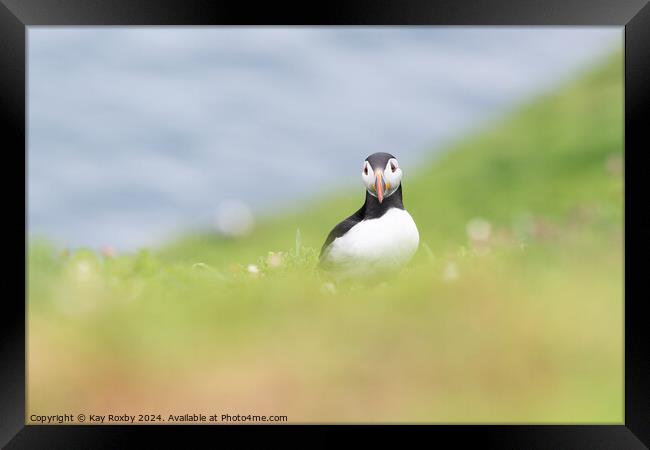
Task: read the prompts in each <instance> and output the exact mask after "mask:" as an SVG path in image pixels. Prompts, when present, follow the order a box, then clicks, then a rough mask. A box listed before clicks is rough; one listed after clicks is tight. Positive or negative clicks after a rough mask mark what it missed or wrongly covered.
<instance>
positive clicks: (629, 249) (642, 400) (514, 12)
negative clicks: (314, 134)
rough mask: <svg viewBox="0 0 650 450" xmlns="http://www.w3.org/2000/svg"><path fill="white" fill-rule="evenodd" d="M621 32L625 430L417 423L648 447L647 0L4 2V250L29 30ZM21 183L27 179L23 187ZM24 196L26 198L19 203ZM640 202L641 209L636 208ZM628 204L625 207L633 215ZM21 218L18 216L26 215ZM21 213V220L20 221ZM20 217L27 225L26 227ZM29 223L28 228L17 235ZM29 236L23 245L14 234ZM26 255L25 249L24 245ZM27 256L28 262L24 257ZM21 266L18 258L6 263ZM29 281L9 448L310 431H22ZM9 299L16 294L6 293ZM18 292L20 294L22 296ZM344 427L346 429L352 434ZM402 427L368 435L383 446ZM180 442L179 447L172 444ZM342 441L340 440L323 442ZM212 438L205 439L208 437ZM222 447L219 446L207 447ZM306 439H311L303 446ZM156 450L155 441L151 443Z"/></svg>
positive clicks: (482, 436) (16, 337)
mask: <svg viewBox="0 0 650 450" xmlns="http://www.w3.org/2000/svg"><path fill="white" fill-rule="evenodd" d="M298 24H301V25H328V24H329V25H373V24H374V25H519V26H525V25H575V26H589V25H592V26H604V25H615V26H621V27H624V30H625V32H624V33H625V192H626V194H625V195H626V198H625V246H624V247H625V297H624V298H625V409H624V411H625V418H624V423H621V424H619V425H498V426H487V425H483V426H480V425H476V426H475V425H434V426H426V427H417V430H418V431H420V432H422V431H424V432H426V433H427V434H430V436H429V437H428V438H427V439H429V442H431V443H434V442H444V441H446V440H448V439H451V440H452V441H453V442H454V443H455V445H461V444H463V443H480V444H481V445H482V446H483V445H486V446H498V447H499V448H520V449H523V448H553V449H561V448H567V449H577V448H607V449H633V448H645V447H646V446H648V445H650V389H649V386H650V382H649V380H650V352H649V351H648V342H650V339H649V338H648V332H647V328H646V327H645V325H646V324H645V322H646V316H644V314H643V303H644V301H645V300H646V299H647V297H648V295H647V293H646V294H645V295H644V291H645V290H646V289H644V288H645V287H646V286H645V284H646V283H645V278H647V275H646V274H645V272H647V270H648V269H647V266H646V265H645V264H643V259H642V257H643V256H644V254H645V255H647V254H648V253H647V250H648V249H649V246H648V241H649V239H648V235H649V233H650V220H649V215H648V209H649V208H648V206H650V205H649V202H648V200H647V199H646V195H647V194H645V193H644V189H643V184H642V180H643V179H644V176H645V175H646V172H648V166H646V165H644V164H641V161H642V158H643V153H644V151H645V152H647V151H648V149H650V145H649V144H648V139H647V137H646V134H645V133H646V128H647V126H646V124H648V121H649V118H650V111H649V109H650V108H649V105H650V89H649V87H648V86H649V84H650V6H649V5H648V2H647V1H646V0H618V1H616V0H548V1H544V2H542V1H536V0H510V1H508V0H498V1H494V0H493V1H480V0H458V1H451V0H445V1H435V2H433V1H426V0H406V1H404V0H403V1H394V2H391V3H389V2H387V1H376V0H365V1H343V0H336V1H328V2H319V3H313V2H303V3H302V4H301V5H292V4H290V3H282V2H278V1H274V2H266V3H264V2H260V3H259V4H255V5H252V4H250V3H249V2H246V1H239V2H237V1H232V0H228V1H224V0H218V1H209V0H185V1H168V0H141V1H134V0H131V1H129V0H0V111H1V113H0V114H1V116H0V127H2V128H1V129H2V135H1V136H2V143H3V144H2V148H3V149H4V151H3V152H2V155H3V157H4V158H6V159H8V161H6V162H5V164H4V167H3V171H2V172H3V175H4V176H2V177H0V179H2V183H3V190H2V193H3V195H2V198H3V200H4V202H3V203H4V211H5V214H4V219H5V220H4V222H5V229H6V230H7V231H6V232H5V235H4V237H5V243H9V244H11V246H12V248H11V250H12V255H13V254H16V255H20V254H22V255H23V258H26V245H27V242H26V240H27V227H26V225H27V220H26V210H27V204H26V200H27V196H26V177H27V172H26V155H27V153H26V152H27V145H26V144H27V143H26V114H25V113H26V87H25V83H26V70H27V69H26V33H27V27H28V26H32V25H298ZM21 177H24V179H23V180H22V182H21V181H20V180H21ZM21 192H22V195H20V194H21ZM635 200H636V202H635ZM628 205H630V207H627V206H628ZM21 211H22V214H21ZM14 214H16V215H15V216H14ZM20 217H22V220H21V219H20ZM23 226H24V232H25V234H24V235H23V234H22V233H23V230H22V229H20V230H19V229H18V228H19V227H23ZM18 235H22V236H24V240H21V239H17V238H16V237H14V236H18ZM19 247H20V248H19ZM17 260H21V258H20V257H19V258H17ZM5 261H6V262H8V263H9V264H8V265H9V266H13V267H14V268H15V270H20V269H18V264H16V263H15V261H16V260H13V259H9V258H7V259H6V260H5ZM22 261H23V263H25V264H23V266H22V269H23V271H24V276H25V278H24V279H23V278H21V277H20V276H15V277H9V276H8V277H7V278H6V279H5V282H7V284H10V285H11V284H14V285H15V287H16V289H15V290H13V289H12V290H8V289H5V290H4V291H3V292H4V294H5V295H3V300H2V307H1V311H2V312H1V313H0V318H1V319H0V335H1V336H2V340H1V341H0V351H1V353H0V354H1V360H0V361H1V363H0V364H1V366H0V379H1V384H0V445H6V448H66V449H73V448H104V447H106V448H124V447H126V446H127V445H128V443H129V442H131V441H132V440H134V439H135V438H141V437H142V435H143V434H145V435H146V438H147V439H150V441H149V442H150V443H152V442H153V441H154V440H158V441H163V442H166V443H167V444H172V443H174V442H178V443H186V442H188V441H187V440H190V439H191V441H194V442H196V441H195V440H198V439H201V440H204V439H210V438H211V437H212V438H214V436H213V435H214V434H215V433H218V434H219V435H220V438H221V436H223V435H224V434H230V435H236V437H237V438H238V439H240V441H239V444H240V446H248V445H247V444H248V440H247V439H248V438H247V437H245V436H244V433H245V432H247V431H250V430H251V429H255V430H257V431H260V430H261V431H262V432H263V433H264V434H267V435H273V434H276V433H277V432H279V431H280V430H286V429H291V431H292V433H297V435H298V436H301V435H302V436H304V435H303V433H304V431H307V430H308V429H310V428H312V427H311V426H291V425H285V426H283V427H273V426H247V427H232V426H230V427H227V426H226V427H224V426H176V427H173V426H167V425H157V426H140V427H133V426H131V427H129V426H103V427H102V426H89V425H85V426H72V425H65V426H43V425H25V392H26V391H25V387H26V386H25V368H26V367H25V364H26V358H25V319H26V309H25V302H26V286H27V281H26V277H27V276H28V274H27V273H26V261H25V259H22ZM9 292H14V293H15V294H9ZM21 292H22V293H23V296H22V297H21V296H20V293H21ZM346 428H347V427H346ZM401 430H402V428H400V429H399V430H398V429H397V428H396V427H386V428H379V427H373V428H372V432H373V433H374V434H376V436H377V437H379V438H381V439H383V438H384V437H388V436H389V435H395V433H397V432H400V431H401ZM174 439H176V441H174ZM328 439H331V440H332V443H338V442H339V440H338V439H336V438H328V437H327V436H323V438H322V440H321V441H322V443H324V442H326V441H327V440H328ZM207 442H210V441H207ZM212 442H213V444H214V445H221V444H220V441H212ZM305 442H309V441H305ZM148 446H151V445H148Z"/></svg>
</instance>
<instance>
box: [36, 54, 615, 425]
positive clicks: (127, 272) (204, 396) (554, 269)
mask: <svg viewBox="0 0 650 450" xmlns="http://www.w3.org/2000/svg"><path fill="white" fill-rule="evenodd" d="M622 102H623V100H622V58H621V55H617V56H615V57H614V58H612V60H611V61H609V62H608V63H607V64H605V65H603V66H602V67H600V68H598V69H597V70H594V71H592V72H590V73H588V74H587V75H585V76H583V77H581V78H580V79H579V80H578V81H576V82H574V83H571V84H570V85H568V86H566V87H565V88H563V89H562V90H561V91H559V92H557V93H555V94H553V95H552V96H547V97H544V98H541V99H539V100H537V101H535V102H534V103H532V104H530V105H527V106H526V107H524V108H522V109H520V110H518V111H516V112H514V113H513V114H512V115H511V116H510V117H509V118H508V119H507V120H504V121H502V122H500V123H497V124H493V125H492V126H490V127H486V129H485V131H482V132H480V133H478V134H476V135H475V136H473V137H470V138H468V139H466V140H464V141H462V142H458V143H456V144H455V145H454V146H453V148H450V149H449V151H448V152H446V153H445V154H444V155H443V156H441V157H439V158H437V159H436V160H435V161H432V162H431V163H430V164H423V165H422V166H421V169H420V170H419V171H417V172H416V173H413V172H409V173H407V174H406V179H405V182H404V184H405V186H404V189H405V201H406V206H407V208H408V209H409V211H410V212H411V214H412V215H413V217H414V219H415V221H416V223H417V224H418V228H419V229H420V235H421V240H422V242H424V243H426V244H427V246H423V247H422V248H421V250H420V251H419V252H418V254H417V256H416V259H415V261H414V262H413V264H412V265H411V267H409V269H408V270H406V271H404V272H402V273H401V274H399V275H398V276H397V277H396V278H395V279H392V280H388V281H387V282H384V283H375V284H373V285H371V286H367V285H366V286H363V285H362V286H340V287H338V288H332V287H331V286H329V287H328V286H327V285H325V284H324V280H323V279H322V278H321V277H320V275H319V274H318V273H316V272H315V271H313V269H312V267H313V263H314V260H315V250H314V249H316V248H318V247H319V246H320V244H321V242H322V239H323V238H324V236H325V235H326V234H327V232H328V231H329V229H330V228H331V226H332V225H333V224H334V223H335V222H336V220H337V219H339V218H341V217H343V216H344V215H345V214H348V213H350V212H351V211H353V210H354V209H355V207H356V206H358V205H357V204H358V203H359V201H360V197H361V193H359V195H358V196H357V195H353V196H349V195H346V196H340V197H337V198H331V199H329V200H327V199H326V200H323V201H322V202H321V203H320V204H319V205H318V206H316V207H314V208H313V209H311V210H309V211H304V210H303V211H298V212H295V213H290V214H289V215H288V216H287V217H284V218H271V219H269V220H267V221H266V222H264V223H262V224H260V226H259V227H258V228H257V229H256V231H255V233H254V235H253V236H251V237H250V238H248V239H246V240H242V241H221V240H219V239H216V238H212V237H209V236H193V237H188V238H186V239H183V240H181V241H179V242H176V243H174V244H172V245H170V246H169V247H167V248H165V249H162V250H160V251H158V252H157V254H156V255H155V256H153V255H151V254H149V253H146V252H143V253H140V254H138V255H135V256H131V255H124V256H119V257H117V258H109V259H104V258H99V257H97V256H96V255H94V254H93V253H91V252H78V253H76V254H74V255H68V256H61V255H59V254H57V253H53V252H52V251H51V250H49V249H48V248H47V247H46V246H39V245H34V246H32V247H31V248H30V258H29V264H30V267H29V269H30V277H29V308H30V310H29V318H30V321H29V361H30V363H29V376H30V379H29V408H30V411H31V412H37V413H41V414H42V413H50V412H51V413H56V412H57V411H61V410H64V409H72V410H77V409H79V410H80V409H92V410H94V411H95V412H97V413H102V412H103V411H113V412H114V410H119V411H120V412H131V413H139V412H146V411H149V410H153V411H159V412H161V413H163V414H164V413H168V412H169V413H171V412H183V413H184V412H208V413H209V412H210V411H213V410H214V408H215V405H217V406H218V411H215V412H219V413H221V412H224V413H225V412H230V413H249V412H250V413H254V414H255V413H256V414H287V415H288V416H289V419H290V420H292V421H314V420H315V421H337V420H353V421H354V420H356V421H368V420H380V421H381V420H390V421H395V420H397V421H399V420H405V421H410V420H422V421H430V420H435V421H482V422H488V421H495V422H498V421H509V422H530V421H541V422H561V421H571V422H620V421H621V420H622V414H623V412H622V380H623V378H622V375H623V374H622V192H623V179H622V175H621V173H620V172H619V171H618V170H617V164H620V158H621V157H622V147H623V142H622V135H623V131H622V124H623V112H622V111H623V109H622V108H623V103H622ZM396 153H399V151H398V150H396ZM477 216H480V217H483V218H485V219H487V220H488V221H489V222H490V223H491V224H492V229H493V232H492V236H491V239H490V241H489V243H487V244H486V243H483V244H481V245H477V244H472V242H469V241H468V237H467V232H466V224H467V223H468V220H470V219H472V218H474V217H477ZM296 228H300V230H301V236H302V244H303V245H304V246H305V247H307V248H301V249H300V254H299V255H296V250H295V249H293V250H290V249H291V248H293V247H294V238H295V230H296ZM269 250H274V251H277V250H287V251H288V253H287V254H285V255H284V257H283V264H282V267H280V268H276V269H272V268H269V267H266V264H265V263H264V261H263V260H261V264H260V265H261V267H262V268H263V269H264V274H263V275H262V276H258V277H252V276H250V275H249V274H247V273H245V272H242V271H241V268H240V267H239V266H237V263H241V264H247V263H250V262H255V261H257V260H258V258H259V257H260V256H264V255H266V252H267V251H269ZM197 262H200V263H203V264H205V265H198V266H197V265H193V264H194V263H197ZM454 275H455V276H454ZM52 385H56V386H58V389H57V390H56V391H53V390H52V389H51V386H52Z"/></svg>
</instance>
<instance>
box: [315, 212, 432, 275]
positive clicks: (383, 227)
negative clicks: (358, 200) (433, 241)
mask: <svg viewBox="0 0 650 450" xmlns="http://www.w3.org/2000/svg"><path fill="white" fill-rule="evenodd" d="M419 241H420V236H419V233H418V229H417V227H416V226H415V222H414V221H413V218H412V217H411V215H410V214H409V213H408V212H407V211H405V210H403V209H398V208H391V209H389V210H388V211H387V212H386V213H385V214H384V215H383V216H381V217H379V218H378V219H369V220H362V221H361V222H359V223H358V224H356V225H355V226H353V227H352V228H350V230H348V232H347V233H345V234H344V235H343V236H341V237H338V238H336V239H335V240H334V241H333V242H332V244H330V248H329V250H328V252H327V255H326V258H327V261H328V262H331V263H333V264H335V265H337V266H339V267H340V268H341V269H345V268H349V269H358V270H357V271H362V270H363V269H364V268H370V267H369V266H371V267H372V266H375V265H376V266H377V267H382V268H386V269H391V268H395V267H399V266H402V265H404V264H406V263H407V262H408V261H409V260H410V259H411V257H412V256H413V254H414V253H415V251H416V250H417V248H418V244H419Z"/></svg>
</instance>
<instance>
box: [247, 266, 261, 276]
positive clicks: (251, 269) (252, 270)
mask: <svg viewBox="0 0 650 450" xmlns="http://www.w3.org/2000/svg"><path fill="white" fill-rule="evenodd" d="M246 270H248V273H250V274H251V275H258V274H259V273H260V269H259V267H257V266H256V265H255V264H249V265H248V267H247V268H246Z"/></svg>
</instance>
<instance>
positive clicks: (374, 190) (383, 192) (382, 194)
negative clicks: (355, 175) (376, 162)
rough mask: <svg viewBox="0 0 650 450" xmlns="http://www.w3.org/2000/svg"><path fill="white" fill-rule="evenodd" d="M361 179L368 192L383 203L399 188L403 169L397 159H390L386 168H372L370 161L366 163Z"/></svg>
mask: <svg viewBox="0 0 650 450" xmlns="http://www.w3.org/2000/svg"><path fill="white" fill-rule="evenodd" d="M361 179H362V180H363V184H365V185H366V190H367V191H368V192H369V193H370V194H371V195H372V196H374V197H377V200H379V203H381V202H383V201H384V199H385V198H387V197H390V196H391V195H393V194H394V193H395V191H397V188H399V185H400V183H401V182H402V169H400V168H399V164H398V163H397V160H396V159H395V158H390V159H389V160H388V162H387V163H386V166H385V167H372V166H371V165H370V163H369V162H368V161H364V162H363V169H361Z"/></svg>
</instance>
